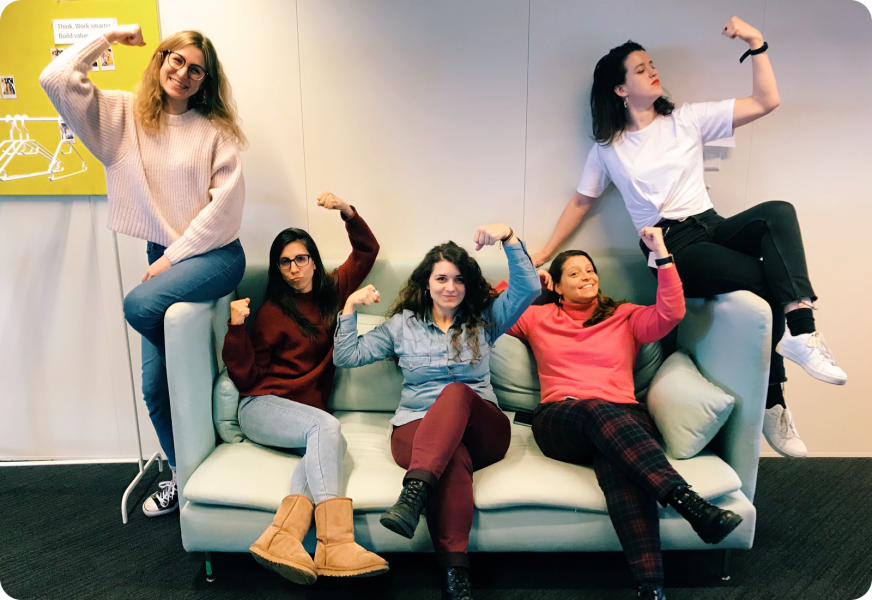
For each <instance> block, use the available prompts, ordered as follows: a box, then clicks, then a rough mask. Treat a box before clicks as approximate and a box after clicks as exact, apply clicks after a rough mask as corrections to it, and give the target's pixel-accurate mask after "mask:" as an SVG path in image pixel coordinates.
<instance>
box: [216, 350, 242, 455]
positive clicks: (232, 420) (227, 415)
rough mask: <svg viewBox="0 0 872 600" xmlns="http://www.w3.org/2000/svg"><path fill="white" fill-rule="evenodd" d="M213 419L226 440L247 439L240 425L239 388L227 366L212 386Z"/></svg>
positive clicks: (232, 441) (220, 434) (237, 440)
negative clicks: (232, 379) (231, 378)
mask: <svg viewBox="0 0 872 600" xmlns="http://www.w3.org/2000/svg"><path fill="white" fill-rule="evenodd" d="M212 421H213V422H214V423H215V429H216V430H217V431H218V435H219V436H221V439H222V440H224V441H225V442H229V443H236V442H241V441H242V440H244V439H245V434H244V433H242V427H240V426H239V390H237V389H236V386H235V385H234V384H233V382H232V381H230V375H228V374H227V368H226V367H225V368H224V369H221V373H219V374H218V378H217V379H216V380H215V385H214V387H213V388H212Z"/></svg>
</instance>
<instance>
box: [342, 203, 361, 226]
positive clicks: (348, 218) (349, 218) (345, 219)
mask: <svg viewBox="0 0 872 600" xmlns="http://www.w3.org/2000/svg"><path fill="white" fill-rule="evenodd" d="M348 207H349V208H350V209H351V210H353V211H354V214H353V215H351V216H350V217H346V216H345V213H344V212H342V211H341V210H340V211H339V215H340V216H341V217H342V220H343V221H345V222H346V223H348V222H349V221H353V220H355V219H356V218H357V209H356V208H354V205H353V204H349V205H348Z"/></svg>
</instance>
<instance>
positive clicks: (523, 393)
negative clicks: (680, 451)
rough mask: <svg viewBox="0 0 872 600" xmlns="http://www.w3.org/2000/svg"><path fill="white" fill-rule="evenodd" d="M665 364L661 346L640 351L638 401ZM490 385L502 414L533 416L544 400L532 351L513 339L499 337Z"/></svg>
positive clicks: (635, 371)
mask: <svg viewBox="0 0 872 600" xmlns="http://www.w3.org/2000/svg"><path fill="white" fill-rule="evenodd" d="M662 363H663V350H662V349H661V347H660V342H654V343H652V344H645V345H644V346H642V347H641V348H640V349H639V354H638V356H637V357H636V363H635V365H634V367H633V380H634V384H635V393H636V397H637V398H638V399H639V400H640V401H644V399H645V396H646V394H647V393H648V386H649V385H650V384H651V381H652V379H653V378H654V374H655V373H657V369H659V368H660V365H661V364H662ZM490 370H491V385H492V386H493V388H494V393H495V394H496V396H497V400H499V403H500V408H502V409H503V410H512V411H526V412H533V411H534V410H536V405H537V404H539V401H540V399H541V397H542V396H541V388H540V387H539V372H538V371H537V367H536V358H535V357H534V356H533V351H532V350H530V347H529V346H528V345H527V344H526V343H525V342H522V341H521V340H519V339H518V338H516V337H512V336H510V335H503V336H500V337H499V338H498V339H497V341H496V343H495V344H494V349H493V351H492V352H491V358H490Z"/></svg>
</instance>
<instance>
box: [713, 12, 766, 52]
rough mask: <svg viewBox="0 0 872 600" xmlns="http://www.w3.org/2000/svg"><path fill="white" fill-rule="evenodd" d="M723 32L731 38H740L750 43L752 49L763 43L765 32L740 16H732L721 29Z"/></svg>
mask: <svg viewBox="0 0 872 600" xmlns="http://www.w3.org/2000/svg"><path fill="white" fill-rule="evenodd" d="M721 34H722V35H725V36H727V37H728V38H730V39H731V40H734V39H736V38H739V39H740V40H742V41H743V42H745V43H746V44H748V46H750V47H751V49H752V50H756V49H757V48H759V47H760V46H762V45H763V34H762V33H760V31H759V30H757V29H755V28H753V27H751V26H750V25H748V24H747V23H745V21H743V20H742V19H740V18H739V17H732V18H730V20H729V21H727V24H726V25H724V28H723V29H722V30H721Z"/></svg>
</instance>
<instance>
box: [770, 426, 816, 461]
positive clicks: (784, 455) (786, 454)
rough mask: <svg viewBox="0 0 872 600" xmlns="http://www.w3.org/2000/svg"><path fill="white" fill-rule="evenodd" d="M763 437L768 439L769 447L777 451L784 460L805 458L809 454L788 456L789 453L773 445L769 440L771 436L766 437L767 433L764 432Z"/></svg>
mask: <svg viewBox="0 0 872 600" xmlns="http://www.w3.org/2000/svg"><path fill="white" fill-rule="evenodd" d="M763 437H764V438H765V439H766V443H768V444H769V447H770V448H772V449H773V450H775V451H776V452H777V453H778V454H780V455H781V456H783V457H784V458H805V457H806V456H807V455H808V452H806V453H805V454H788V453H787V452H785V451H784V450H782V449H781V448H779V447H778V446H776V445H775V444H774V443H772V440H770V439H769V436H768V435H766V432H765V431H764V432H763Z"/></svg>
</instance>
